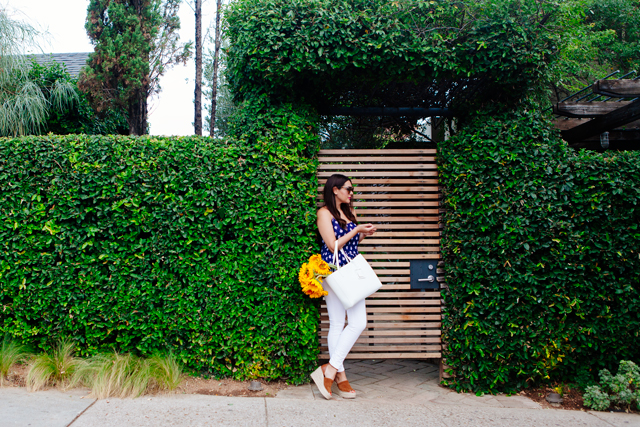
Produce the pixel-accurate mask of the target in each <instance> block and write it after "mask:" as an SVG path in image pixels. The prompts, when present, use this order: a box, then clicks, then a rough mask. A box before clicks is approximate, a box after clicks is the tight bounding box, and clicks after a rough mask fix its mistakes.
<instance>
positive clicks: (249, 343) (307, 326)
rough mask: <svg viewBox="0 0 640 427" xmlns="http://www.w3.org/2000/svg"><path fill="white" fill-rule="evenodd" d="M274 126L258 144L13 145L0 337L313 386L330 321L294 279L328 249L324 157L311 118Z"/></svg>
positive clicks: (57, 141)
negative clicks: (324, 243)
mask: <svg viewBox="0 0 640 427" xmlns="http://www.w3.org/2000/svg"><path fill="white" fill-rule="evenodd" d="M261 114H262V115H263V122H262V123H263V125H264V127H263V128H262V132H261V133H260V135H259V136H258V137H256V138H254V141H251V143H249V142H248V141H242V140H239V141H232V140H212V139H209V138H199V137H173V138H157V137H141V138H130V137H99V136H84V135H70V136H65V137H60V136H47V137H28V138H21V139H0V212H1V215H2V221H1V222H0V304H1V306H2V307H1V310H0V332H2V333H4V332H8V333H9V334H10V335H12V336H14V337H17V338H19V339H20V340H22V341H24V342H29V343H36V344H37V345H38V346H39V347H41V348H43V349H46V348H48V347H49V346H50V344H51V342H52V340H55V339H58V338H62V337H66V338H71V339H73V340H74V341H76V342H77V343H78V345H79V348H80V350H81V352H82V353H83V354H92V353H95V352H97V351H100V350H104V349H107V348H114V349H117V350H119V351H123V352H124V351H132V352H135V353H138V354H145V355H148V354H151V353H153V352H156V351H160V352H164V351H169V350H172V351H173V352H175V353H177V354H178V355H179V356H180V357H181V358H182V359H183V360H184V361H185V362H186V363H187V364H188V365H189V366H190V367H191V368H194V369H198V370H207V371H211V373H213V374H215V375H217V376H226V375H233V376H235V377H236V378H255V377H262V378H266V379H275V378H286V379H288V380H289V381H291V382H300V381H303V380H305V379H306V377H305V376H306V374H307V373H308V372H309V370H310V369H311V368H312V367H313V366H314V365H315V363H316V357H317V351H318V350H317V349H318V339H317V323H318V311H317V307H316V306H314V305H313V304H311V302H310V301H309V300H308V298H306V297H305V296H304V295H303V294H302V293H301V292H300V290H299V285H298V283H297V270H298V268H299V265H300V264H301V262H302V260H303V259H305V258H306V257H308V256H309V254H310V253H311V251H312V250H313V249H315V241H314V233H313V220H312V218H313V217H314V215H315V194H316V186H317V180H316V178H315V172H316V160H313V157H314V154H315V151H316V150H317V146H318V142H317V138H316V137H315V136H314V133H313V132H312V131H313V128H312V127H311V126H310V124H309V123H310V122H309V121H308V120H307V119H306V118H305V117H302V116H299V115H295V114H292V113H291V112H290V111H287V110H286V109H271V110H268V111H267V110H265V111H262V112H261Z"/></svg>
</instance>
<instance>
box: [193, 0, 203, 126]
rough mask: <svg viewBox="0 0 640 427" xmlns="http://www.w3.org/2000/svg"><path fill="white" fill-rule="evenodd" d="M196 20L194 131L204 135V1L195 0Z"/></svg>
mask: <svg viewBox="0 0 640 427" xmlns="http://www.w3.org/2000/svg"><path fill="white" fill-rule="evenodd" d="M194 13H195V18H196V87H195V90H194V98H195V99H194V108H195V111H194V117H193V128H194V129H193V130H194V133H195V134H196V135H202V0H195V5H194Z"/></svg>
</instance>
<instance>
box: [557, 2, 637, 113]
mask: <svg viewBox="0 0 640 427" xmlns="http://www.w3.org/2000/svg"><path fill="white" fill-rule="evenodd" d="M558 15H559V16H560V19H559V20H558V21H559V23H560V32H561V35H562V37H561V42H560V43H559V44H558V50H557V53H556V55H555V61H553V62H552V63H551V64H550V75H551V81H552V87H553V92H554V93H553V94H552V96H551V102H555V101H557V100H559V99H561V98H563V97H565V96H567V95H569V94H571V93H574V92H575V91H577V90H579V89H581V88H582V87H584V86H586V85H588V84H591V83H592V82H593V81H594V80H595V79H599V78H603V77H604V76H605V75H607V74H609V73H611V72H612V71H614V70H620V71H621V74H620V75H624V74H626V73H627V72H629V71H631V70H638V69H640V68H639V67H640V5H639V4H638V2H637V1H633V0H598V1H595V0H570V1H568V2H565V3H562V4H561V5H560V6H559V11H558ZM620 75H618V76H620Z"/></svg>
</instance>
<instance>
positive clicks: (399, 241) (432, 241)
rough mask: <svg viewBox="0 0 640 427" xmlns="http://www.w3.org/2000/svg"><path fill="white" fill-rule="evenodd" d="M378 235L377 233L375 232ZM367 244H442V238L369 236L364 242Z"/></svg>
mask: <svg viewBox="0 0 640 427" xmlns="http://www.w3.org/2000/svg"><path fill="white" fill-rule="evenodd" d="M375 235H376V236H377V235H378V234H377V233H376V234H375ZM362 243H363V244H362V246H365V245H386V244H389V245H391V244H395V245H440V239H374V238H367V239H366V240H364V241H363V242H362Z"/></svg>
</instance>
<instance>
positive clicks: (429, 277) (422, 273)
mask: <svg viewBox="0 0 640 427" xmlns="http://www.w3.org/2000/svg"><path fill="white" fill-rule="evenodd" d="M437 265H438V261H431V260H426V259H420V260H412V261H411V267H410V268H411V289H440V283H438V276H437V275H436V267H437Z"/></svg>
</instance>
